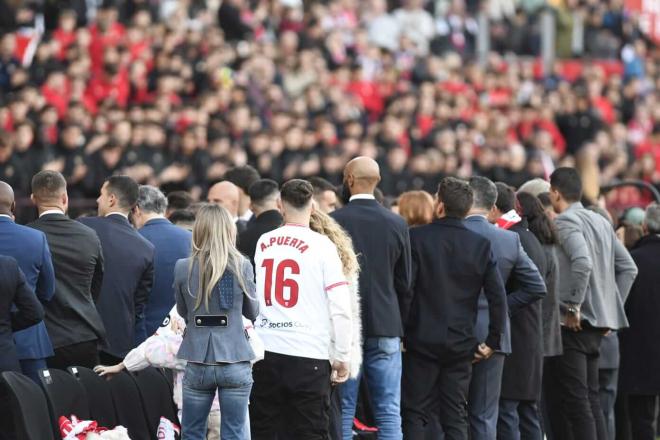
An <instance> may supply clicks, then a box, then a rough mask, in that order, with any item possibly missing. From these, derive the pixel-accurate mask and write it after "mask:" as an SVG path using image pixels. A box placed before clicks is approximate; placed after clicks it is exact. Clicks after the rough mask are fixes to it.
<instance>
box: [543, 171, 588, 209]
mask: <svg viewBox="0 0 660 440" xmlns="http://www.w3.org/2000/svg"><path fill="white" fill-rule="evenodd" d="M550 186H551V187H552V188H553V189H555V190H557V191H558V192H559V194H561V196H562V197H563V198H564V200H566V201H567V202H578V201H579V200H580V199H581V198H582V179H581V178H580V173H578V171H577V170H576V169H575V168H569V167H561V168H557V169H556V170H555V171H554V172H553V173H552V174H551V175H550Z"/></svg>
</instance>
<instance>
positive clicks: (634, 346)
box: [619, 235, 660, 395]
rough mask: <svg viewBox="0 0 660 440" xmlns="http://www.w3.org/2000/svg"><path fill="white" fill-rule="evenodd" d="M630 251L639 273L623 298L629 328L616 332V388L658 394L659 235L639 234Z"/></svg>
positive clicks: (659, 353)
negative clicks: (619, 363) (619, 350)
mask: <svg viewBox="0 0 660 440" xmlns="http://www.w3.org/2000/svg"><path fill="white" fill-rule="evenodd" d="M630 255H631V256H632V258H633V260H635V264H636V265H637V268H638V269H639V273H638V275H637V279H636V280H635V283H634V284H633V286H632V289H631V290H630V295H628V298H627V300H626V316H628V321H630V328H627V329H624V330H621V331H620V332H619V342H620V346H621V365H620V371H619V390H621V391H623V392H626V393H630V394H643V395H652V394H660V374H658V371H660V344H658V341H659V340H660V319H658V316H660V270H658V261H659V260H660V236H658V235H649V236H646V237H644V238H642V239H641V240H640V241H639V242H638V243H637V245H636V246H635V247H634V248H633V249H632V251H630Z"/></svg>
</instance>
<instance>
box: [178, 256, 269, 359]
mask: <svg viewBox="0 0 660 440" xmlns="http://www.w3.org/2000/svg"><path fill="white" fill-rule="evenodd" d="M191 262H192V259H191V258H185V259H183V260H179V261H177V263H176V266H175V267H174V293H175V296H176V308H177V311H178V312H179V314H180V315H181V316H182V317H183V318H184V319H185V320H186V333H185V334H184V336H183V342H182V343H181V347H180V348H179V352H178V354H177V357H178V358H179V359H185V360H187V361H189V362H199V363H216V362H229V363H232V362H244V361H250V360H252V359H254V357H255V355H254V352H253V351H252V348H251V347H250V343H249V342H248V338H247V334H246V333H245V327H244V326H243V318H242V316H243V315H244V316H245V317H246V318H248V319H250V320H254V319H256V317H257V315H258V314H259V301H258V300H257V299H256V298H257V297H256V295H255V292H256V286H255V284H254V272H253V270H252V264H250V261H249V260H248V259H247V258H245V259H244V260H243V278H244V280H245V288H246V289H247V292H243V290H242V289H241V287H240V284H239V282H238V280H237V278H236V277H235V276H234V275H233V274H232V273H231V272H229V271H227V272H226V273H225V274H224V275H223V277H222V278H221V279H220V281H219V282H218V284H217V285H216V287H215V288H214V290H213V295H212V297H211V298H210V300H209V304H208V310H207V309H206V308H205V306H204V302H202V304H201V305H200V306H199V308H198V309H197V310H195V298H196V296H197V295H199V294H201V292H200V291H199V281H198V280H199V272H198V268H197V264H196V263H195V264H194V266H193V271H192V274H191V276H190V277H189V267H190V264H191ZM189 278H190V279H189ZM200 315H223V316H226V317H227V326H226V327H220V326H214V327H201V326H198V325H197V320H196V317H198V316H200Z"/></svg>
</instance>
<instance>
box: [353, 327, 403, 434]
mask: <svg viewBox="0 0 660 440" xmlns="http://www.w3.org/2000/svg"><path fill="white" fill-rule="evenodd" d="M363 348H364V361H363V363H362V371H361V372H360V376H358V377H357V378H356V379H350V380H349V381H348V382H346V383H345V384H344V385H343V386H342V389H341V397H342V399H341V406H342V431H343V437H344V440H352V438H353V434H352V430H353V417H355V406H356V404H357V395H358V390H359V388H360V380H361V376H362V374H363V373H364V374H365V377H366V380H367V385H368V387H369V393H370V395H371V404H372V407H373V410H374V418H375V419H376V425H377V427H378V440H401V439H402V438H403V434H402V433H401V406H400V405H401V341H400V339H399V338H366V339H365V341H364V345H363Z"/></svg>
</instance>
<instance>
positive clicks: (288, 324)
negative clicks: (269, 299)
mask: <svg viewBox="0 0 660 440" xmlns="http://www.w3.org/2000/svg"><path fill="white" fill-rule="evenodd" d="M257 326H258V327H259V328H262V329H263V328H267V329H282V328H307V327H308V326H307V324H305V323H303V322H300V321H280V322H276V321H269V320H268V319H267V318H262V319H261V320H260V321H259V322H258V324H257Z"/></svg>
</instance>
